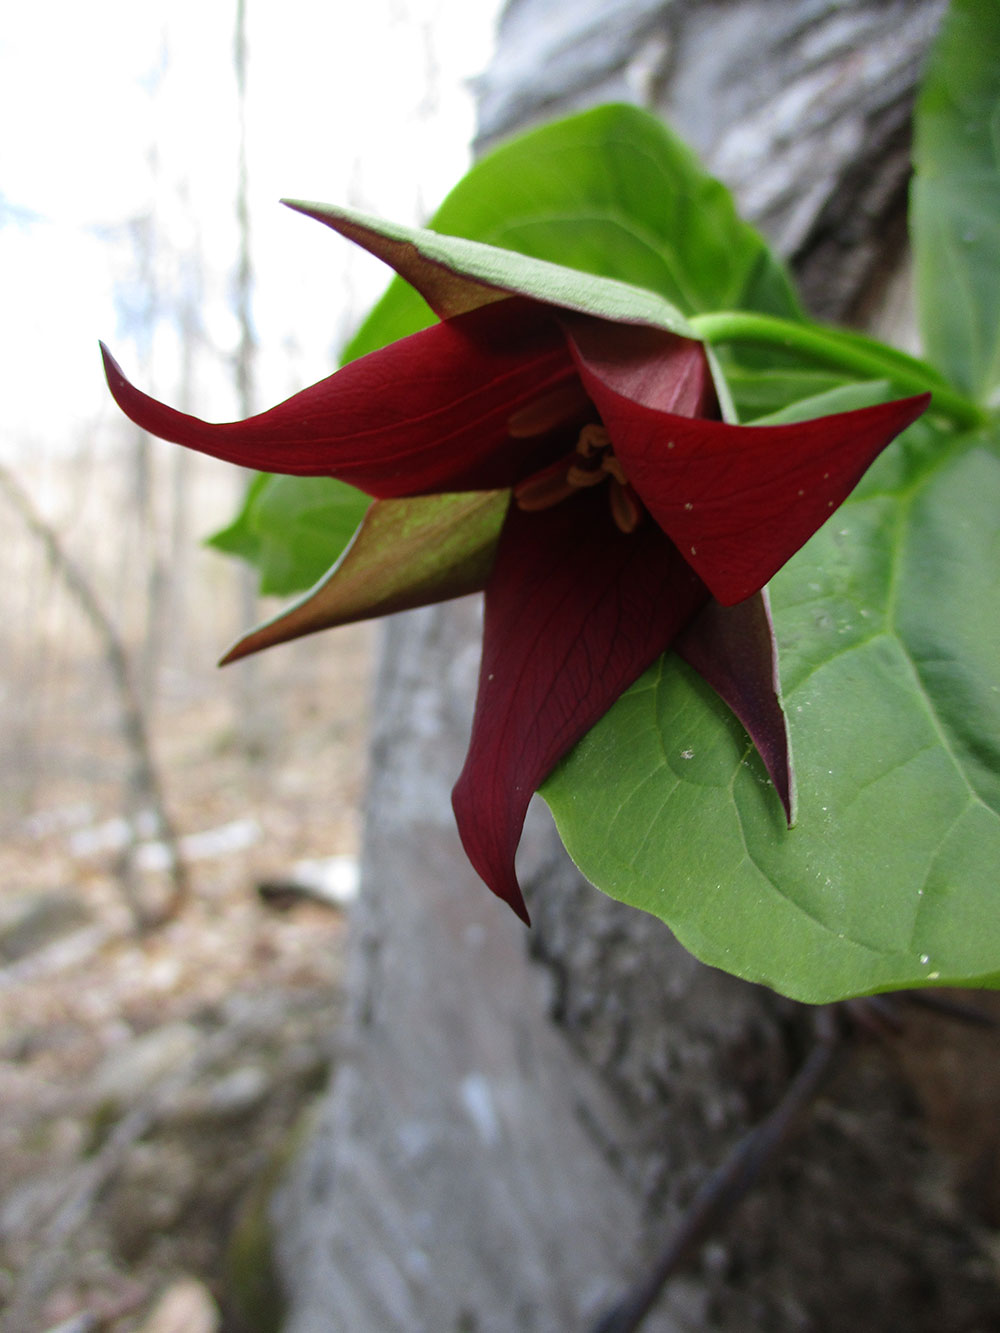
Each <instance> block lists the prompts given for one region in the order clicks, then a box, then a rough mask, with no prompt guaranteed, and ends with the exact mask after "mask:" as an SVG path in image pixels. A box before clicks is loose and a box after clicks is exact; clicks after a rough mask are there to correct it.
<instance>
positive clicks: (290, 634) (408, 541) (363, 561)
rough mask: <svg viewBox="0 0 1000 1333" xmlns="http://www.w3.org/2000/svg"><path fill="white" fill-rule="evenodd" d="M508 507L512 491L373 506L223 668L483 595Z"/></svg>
mask: <svg viewBox="0 0 1000 1333" xmlns="http://www.w3.org/2000/svg"><path fill="white" fill-rule="evenodd" d="M509 501H510V493H509V491H466V492H463V493H462V494H459V495H421V496H417V497H415V498H413V499H407V500H380V501H377V502H376V503H375V504H373V505H372V506H371V508H370V509H369V510H368V512H367V514H365V516H364V519H363V520H362V523H361V526H360V527H359V528H358V531H357V532H356V533H355V535H354V539H353V541H351V543H350V545H349V546H348V547H347V549H346V551H345V552H344V554H343V555H342V556H341V558H340V560H339V561H338V562H337V564H336V565H335V566H334V567H333V569H331V570H330V572H329V574H328V575H327V576H326V577H325V578H324V579H322V580H321V581H320V582H319V583H318V584H317V585H316V587H315V588H313V589H311V590H310V591H309V592H308V593H306V595H305V596H304V597H302V598H300V599H299V600H298V601H296V602H294V603H293V604H292V606H290V607H288V608H287V609H286V610H284V611H282V612H281V613H280V614H279V615H277V616H275V617H274V618H273V619H271V620H269V621H267V622H266V623H265V624H263V625H261V626H259V627H258V628H257V629H255V630H252V631H251V632H250V633H249V634H247V635H246V636H245V637H244V638H242V639H240V641H239V642H238V643H237V644H236V645H235V646H234V647H233V648H231V649H230V650H229V652H228V653H227V654H226V656H225V657H224V658H223V661H224V662H233V661H236V660H237V659H238V658H240V657H246V656H247V655H248V654H250V653H256V652H260V650H261V649H262V648H271V647H273V646H274V645H275V644H277V643H287V642H288V641H289V640H290V639H298V638H301V637H302V636H303V635H305V634H315V633H316V632H317V631H318V630H323V629H330V628H332V627H333V626H334V625H346V624H349V623H350V622H352V621H355V620H370V619H373V618H374V617H376V616H386V615H392V614H394V613H395V612H396V611H406V610H408V609H409V608H410V607H414V606H426V605H427V604H428V603H429V602H442V601H447V600H448V599H449V598H451V597H463V596H465V594H467V593H470V592H478V591H480V590H481V589H482V587H483V585H484V583H485V582H486V579H487V577H488V576H489V572H490V570H491V569H492V567H493V560H494V554H495V551H496V544H497V540H498V539H499V536H500V529H501V527H502V526H503V520H504V516H505V514H506V513H507V506H508V503H509Z"/></svg>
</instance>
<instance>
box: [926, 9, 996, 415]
mask: <svg viewBox="0 0 1000 1333" xmlns="http://www.w3.org/2000/svg"><path fill="white" fill-rule="evenodd" d="M914 131H915V135H914V154H913V155H914V166H915V168H916V176H915V179H914V184H913V191H912V196H911V208H910V224H911V235H912V240H913V251H914V257H915V261H916V288H917V302H918V309H919V314H920V326H921V331H922V335H923V340H924V347H925V350H926V352H927V355H928V356H929V357H930V359H931V360H932V361H933V362H934V363H935V364H936V365H937V366H939V367H940V369H941V370H943V371H944V373H945V374H946V375H947V377H948V379H949V380H950V381H951V382H952V383H953V384H954V385H955V386H956V387H957V388H959V389H961V390H963V392H966V393H969V394H971V395H972V396H973V397H975V398H976V399H977V400H978V401H980V402H984V403H989V402H993V403H996V401H997V393H998V390H1000V4H997V2H996V0H952V5H951V7H950V9H949V11H948V13H947V14H946V16H945V19H944V22H943V24H942V27H941V32H940V34H939V36H938V39H937V42H936V44H935V46H934V49H933V51H932V53H931V57H930V62H929V65H928V68H927V73H926V76H925V80H924V85H923V89H922V91H921V94H920V98H919V101H918V104H917V111H916V119H915V125H914Z"/></svg>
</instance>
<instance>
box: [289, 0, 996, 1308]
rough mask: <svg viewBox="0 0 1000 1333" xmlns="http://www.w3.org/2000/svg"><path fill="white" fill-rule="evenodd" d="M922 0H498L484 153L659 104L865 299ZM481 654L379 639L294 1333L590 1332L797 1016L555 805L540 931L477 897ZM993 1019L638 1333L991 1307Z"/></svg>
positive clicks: (536, 855) (819, 1130) (406, 637)
mask: <svg viewBox="0 0 1000 1333" xmlns="http://www.w3.org/2000/svg"><path fill="white" fill-rule="evenodd" d="M941 8H942V6H941V4H940V3H939V0H905V2H904V0H883V2H881V3H880V2H879V0H841V2H840V3H829V2H827V0H795V3H788V4H784V3H776V2H774V0H700V2H699V3H695V0H687V2H686V3H685V2H683V0H674V2H673V3H670V0H589V2H588V3H577V4H576V5H574V6H572V7H570V6H566V5H565V4H560V3H554V2H551V0H511V3H509V5H508V7H507V10H506V13H505V16H504V19H503V23H502V27H501V32H500V40H499V47H498V52H497V56H496V59H495V61H494V64H493V66H492V68H491V70H490V71H489V73H488V74H487V76H486V77H485V79H484V80H483V82H482V85H481V90H480V94H481V118H480V124H481V132H482V142H483V144H487V143H490V142H492V141H494V140H496V139H498V138H500V137H503V136H505V135H507V134H509V133H510V132H512V131H513V130H515V129H521V128H524V127H526V126H527V125H530V124H531V123H533V122H536V121H540V120H542V119H545V118H548V117H549V116H551V115H553V114H556V113H563V112H566V111H568V110H571V109H574V108H578V107H582V106H584V105H587V104H591V103H594V102H597V101H603V100H608V99H611V98H617V99H628V100H631V101H638V102H642V103H644V104H646V105H650V106H654V107H656V108H657V109H659V110H661V111H663V112H664V113H665V114H666V115H667V116H668V118H669V119H670V120H671V122H672V123H673V124H674V126H675V127H676V128H677V129H679V130H680V132H681V133H682V134H684V135H685V136H686V137H687V138H688V139H689V140H690V141H691V142H692V143H693V144H694V145H695V146H696V147H697V149H698V150H699V151H700V153H701V154H702V157H703V158H704V159H705V161H706V162H707V164H708V165H709V167H710V168H711V169H712V170H714V171H715V172H716V173H717V174H719V175H720V176H721V177H722V178H723V179H725V180H726V182H727V183H728V184H729V185H730V186H731V187H732V188H733V189H734V190H735V192H736V194H737V196H738V198H739V200H740V203H741V205H742V207H743V208H744V210H745V211H746V213H747V214H748V215H750V216H751V217H753V218H754V219H755V220H756V221H757V222H758V223H759V224H760V225H761V226H763V227H764V228H765V229H766V230H767V231H768V233H769V234H770V236H771V238H772V239H773V241H774V242H775V244H776V245H777V246H778V247H779V248H780V249H781V251H782V252H783V253H784V254H785V255H786V256H787V257H789V258H790V260H791V261H792V262H793V264H794V266H795V268H796V269H797V271H798V274H799V276H800V279H801V282H802V284H803V289H804V291H805V293H806V297H807V300H809V301H810V302H811V304H812V306H813V308H814V310H816V311H817V313H819V314H822V315H824V316H830V317H839V318H848V319H855V320H861V319H863V320H867V321H869V322H870V321H871V320H873V319H876V318H887V317H888V316H887V314H886V312H887V310H888V311H889V313H890V314H891V313H892V306H893V302H892V300H891V299H890V298H892V297H893V295H894V293H895V292H896V290H897V283H896V278H897V275H898V273H899V271H900V268H901V265H902V264H903V261H904V257H903V251H904V233H903V230H902V225H903V221H902V220H903V210H904V206H905V188H906V182H907V176H908V146H909V144H908V124H909V118H910V113H911V109H912V97H913V89H914V84H915V80H916V77H917V74H918V71H919V67H920V63H921V60H922V57H923V53H924V51H925V49H926V46H927V43H928V41H929V38H930V36H931V34H932V32H933V30H934V27H935V24H936V22H937V19H938V17H939V15H940V12H941ZM897 322H898V320H897ZM477 640H478V608H477V606H476V605H475V604H474V603H472V604H470V603H468V602H466V603H459V604H454V605H452V606H448V607H439V608H434V609H430V610H427V611H422V612H416V613H412V614H410V615H407V616H402V617H398V618H397V619H395V620H394V621H392V622H391V623H390V624H389V625H388V626H387V627H386V631H385V636H384V646H383V653H382V667H381V673H380V676H379V680H378V682H377V686H376V707H375V715H376V726H375V736H374V740H373V746H372V779H371V788H370V793H369V797H368V805H367V839H366V847H365V853H364V874H363V892H362V897H361V902H360V905H359V907H358V909H357V912H356V916H355V920H354V923H353V927H354V929H353V946H352V958H351V974H350V978H349V985H350V991H351V997H352V1010H351V1018H350V1020H349V1028H348V1034H347V1041H346V1044H347V1052H346V1054H345V1056H344V1058H343V1059H342V1061H341V1063H340V1065H339V1068H338V1070H337V1072H336V1075H335V1078H334V1080H333V1084H332V1087H331V1089H330V1092H329V1095H328V1097H327V1100H326V1102H325V1105H324V1109H323V1114H322V1117H321V1120H320V1123H319V1125H318V1126H317V1129H316V1131H315V1133H314V1134H313V1136H312V1138H311V1141H310V1143H309V1144H308V1146H307V1148H306V1150H305V1151H304V1152H303V1154H302V1155H301V1157H300V1158H299V1160H298V1162H297V1164H296V1167H295V1169H294V1171H293V1172H292V1174H291V1176H290V1177H289V1179H288V1181H287V1182H286V1185H285V1187H284V1188H283V1190H282V1191H281V1193H280V1194H279V1196H278V1198H277V1200H276V1204H275V1211H274V1219H275V1223H276V1234H277V1235H278V1237H279V1261H280V1265H281V1268H282V1271H283V1274H284V1280H285V1285H286V1288H287V1292H288V1298H289V1314H288V1320H287V1324H286V1329H287V1331H288V1333H319V1331H320V1330H324V1331H325V1333H326V1331H329V1330H340V1329H343V1330H348V1329H349V1330H352V1333H393V1331H395V1330H400V1331H402V1330H406V1333H418V1331H423V1330H426V1331H427V1333H445V1331H446V1330H449V1331H450V1330H455V1331H456V1333H458V1331H459V1330H467V1331H468V1333H472V1331H473V1330H475V1333H507V1331H509V1330H526V1331H530V1330H545V1331H549V1330H551V1331H552V1333H557V1331H558V1333H561V1331H566V1333H571V1331H575V1330H580V1331H581V1333H583V1331H584V1330H587V1329H588V1328H590V1327H591V1326H592V1325H593V1322H594V1320H595V1318H596V1317H597V1316H598V1315H599V1313H600V1312H601V1311H602V1310H603V1309H605V1308H606V1307H607V1306H608V1305H609V1304H610V1303H612V1302H613V1301H614V1300H615V1298H616V1297H617V1296H618V1295H619V1294H620V1293H621V1291H622V1289H623V1288H625V1287H627V1286H628V1284H629V1283H631V1282H633V1281H634V1280H635V1279H636V1278H637V1277H638V1276H639V1275H641V1274H642V1273H643V1272H644V1270H645V1267H646V1265H647V1264H648V1262H649V1260H650V1258H651V1257H652V1255H654V1254H655V1253H656V1252H657V1250H658V1248H659V1247H660V1246H661V1245H662V1244H663V1242H664V1239H665V1238H666V1237H667V1236H668V1235H669V1233H670V1231H671V1229H672V1227H673V1226H674V1225H675V1223H676V1221H677V1219H678V1217H679V1216H680V1215H681V1214H682V1212H683V1210H684V1208H685V1206H686V1205H687V1203H688V1202H689V1201H690V1199H691V1197H692V1195H693V1193H694V1191H695V1190H696V1188H697V1186H698V1183H699V1182H700V1180H701V1179H702V1178H703V1176H704V1174H705V1172H706V1170H708V1169H709V1168H710V1167H712V1166H713V1165H714V1164H715V1163H717V1162H718V1161H719V1160H720V1159H721V1158H722V1157H723V1156H724V1155H725V1153H726V1151H727V1149H728V1148H729V1147H730V1146H731V1145H732V1144H733V1143H734V1142H735V1141H736V1140H737V1139H738V1137H739V1136H740V1135H741V1134H742V1133H743V1132H745V1130H746V1129H747V1127H748V1126H749V1125H751V1124H753V1123H754V1122H755V1121H756V1120H758V1119H759V1118H760V1117H761V1116H762V1115H763V1114H765V1113H766V1111H767V1110H768V1109H770V1107H772V1106H773V1105H774V1104H775V1102H776V1101H777V1100H778V1099H779V1098H780V1096H781V1093H782V1091H783V1089H784V1088H785V1086H786V1085H787V1081H788V1079H789V1077H790V1075H791V1073H792V1072H793V1070H794V1069H795V1067H796V1066H797V1064H798V1062H799V1061H800V1060H801V1057H802V1051H803V1044H804V1042H805V1041H806V1030H807V1026H808V1025H807V1023H806V1022H805V1021H804V1018H803V1011H802V1010H801V1009H799V1008H798V1007H797V1006H793V1005H790V1004H788V1003H787V1002H785V1001H783V1000H781V999H780V998H778V997H776V996H774V995H772V994H770V993H769V992H766V991H764V990H762V989H760V988H755V987H751V986H748V985H745V984H743V983H740V982H738V981H736V980H734V979H732V978H730V977H727V976H725V975H723V974H721V973H718V972H715V971H713V970H711V969H708V968H705V967H702V966H701V965H700V964H698V963H696V962H695V961H694V960H693V959H692V958H691V957H690V956H689V955H687V954H686V953H685V952H684V951H683V950H682V949H681V948H680V946H679V945H678V944H677V943H676V942H675V941H674V940H673V938H672V936H671V935H670V934H669V932H668V931H667V930H666V929H665V928H664V927H663V926H662V925H660V924H659V923H658V922H656V921H654V920H652V919H651V918H648V917H645V916H643V915H641V914H639V913H636V912H632V911H630V910H629V909H627V908H624V907H622V906H620V905H619V904H617V903H614V902H612V901H611V900H609V899H607V898H605V897H604V896H603V895H601V894H600V893H598V892H597V891H596V890H595V889H593V888H592V887H591V886H589V885H587V884H586V883H585V882H584V881H583V880H582V879H581V878H580V876H579V875H578V873H577V872H576V871H575V870H574V868H573V867H572V865H571V864H570V863H569V862H568V860H567V858H566V857H565V855H564V854H563V853H562V851H561V849H560V848H559V845H558V842H557V840H556V838H555V836H554V833H553V832H552V830H551V827H550V825H549V823H548V820H547V817H546V816H545V814H544V812H543V811H542V810H533V812H532V815H531V818H530V819H529V826H528V829H527V831H526V835H525V840H524V844H523V847H522V859H521V870H522V877H523V882H524V883H525V884H526V888H527V893H528V895H529V905H530V907H531V911H532V916H533V919H534V922H535V926H534V929H533V931H532V932H531V933H530V934H528V933H526V932H525V931H524V930H523V928H522V927H521V926H519V925H518V923H517V922H516V921H515V920H514V918H513V917H512V916H510V915H509V914H508V913H507V912H506V909H505V908H503V907H502V905H501V904H499V903H498V902H496V901H495V900H493V899H492V898H491V897H490V895H489V894H488V893H487V891H486V890H485V889H484V888H483V887H482V885H481V884H479V882H478V880H477V879H476V877H475V875H474V874H473V873H472V871H471V870H470V869H469V868H468V866H467V864H466V862H465V860H464V857H463V855H462V853H461V849H460V847H459V844H458V840H457V836H456V835H455V833H454V829H453V826H452V822H451V812H450V802H449V789H450V786H451V783H452V781H453V780H454V778H455V776H456V775H457V773H458V771H459V769H460V767H461V759H462V754H463V750H464V745H465V742H466V738H467V734H468V725H469V717H470V713H471V706H472V699H473V692H474V686H475V676H476V664H477V652H478V643H477ZM989 1040H990V1039H989V1038H983V1037H980V1036H978V1035H975V1034H973V1035H969V1034H967V1033H965V1032H961V1033H959V1034H958V1036H957V1037H955V1036H954V1035H953V1031H952V1029H950V1028H948V1026H947V1025H946V1024H944V1023H943V1022H942V1021H941V1020H939V1019H935V1018H932V1017H924V1018H921V1019H920V1020H919V1021H915V1022H913V1023H912V1024H911V1026H910V1028H909V1030H908V1032H907V1033H906V1034H904V1035H903V1036H902V1037H900V1038H898V1039H896V1041H895V1043H894V1045H893V1047H892V1051H891V1054H888V1055H887V1054H886V1051H885V1049H884V1048H883V1047H879V1046H872V1047H871V1048H870V1049H866V1050H862V1051H861V1052H860V1053H857V1054H855V1055H854V1057H853V1058H852V1060H851V1062H850V1064H849V1065H848V1066H847V1067H846V1069H845V1070H844V1071H843V1072H842V1073H841V1075H840V1077H839V1079H838V1080H837V1082H836V1083H835V1084H834V1086H833V1087H832V1089H831V1091H830V1092H829V1093H828V1095H827V1096H826V1097H824V1099H823V1100H822V1101H821V1102H820V1104H819V1106H818V1107H817V1110H816V1113H815V1115H814V1117H813V1119H812V1122H811V1125H810V1127H809V1129H808V1130H807V1132H806V1133H805V1134H804V1136H803V1137H802V1138H801V1140H800V1141H799V1142H798V1144H797V1145H796V1146H795V1147H794V1148H793V1150H791V1151H790V1152H789V1153H788V1154H787V1156H786V1157H785V1158H784V1159H783V1162H782V1164H781V1166H780V1168H779V1169H778V1170H777V1171H775V1172H774V1173H772V1175H771V1176H770V1178H769V1179H768V1180H767V1181H765V1183H764V1184H763V1185H762V1187H761V1188H760V1189H758V1190H757V1191H756V1192H755V1193H754V1194H753V1196H752V1197H751V1198H750V1199H749V1200H748V1201H747V1202H745V1203H744V1204H743V1205H742V1207H741V1209H740V1211H739V1212H738V1214H737V1215H736V1216H735V1217H734V1218H733V1220H732V1222H731V1224H730V1225H729V1226H728V1227H726V1228H725V1229H724V1231H723V1232H721V1233H720V1235H719V1237H718V1238H717V1239H716V1240H715V1241H713V1242H712V1243H711V1244H710V1245H709V1246H707V1247H706V1248H705V1250H704V1251H703V1253H702V1255H701V1257H700V1258H699V1259H698V1261H697V1262H696V1263H695V1264H694V1265H692V1266H691V1267H690V1268H689V1269H688V1270H687V1271H686V1272H685V1274H684V1275H683V1276H681V1277H679V1278H678V1279H676V1280H675V1281H674V1282H673V1283H672V1284H671V1285H670V1287H669V1288H668V1290H667V1292H666V1294H665V1296H664V1298H663V1300H662V1301H661V1302H660V1304H659V1306H658V1307H657V1310H656V1311H655V1312H654V1314H653V1315H651V1316H650V1317H649V1319H648V1320H647V1322H646V1324H645V1325H644V1328H647V1329H649V1330H660V1331H661V1333H667V1331H668V1330H688V1329H691V1330H693V1329H711V1330H720V1331H722V1330H726V1331H727V1333H728V1331H729V1330H732V1333H736V1331H737V1330H739V1333H755V1331H757V1330H760V1331H761V1333H763V1331H764V1330H767V1333H784V1330H789V1331H791V1330H827V1329H829V1330H841V1329H844V1330H847V1329H851V1330H857V1329H863V1330H882V1329H887V1328H896V1327H907V1328H909V1329H911V1330H927V1331H928V1333H930V1330H934V1331H935V1333H941V1330H969V1331H970V1333H971V1330H974V1329H982V1330H986V1329H989V1328H993V1327H997V1326H1000V1285H998V1280H997V1266H996V1263H995V1261H993V1260H991V1259H990V1257H989V1256H990V1254H991V1253H993V1254H995V1249H993V1250H992V1251H991V1249H990V1246H989V1244H987V1243H986V1238H987V1236H988V1229H989V1228H990V1227H996V1226H997V1225H998V1224H1000V1171H998V1170H997V1166H996V1164H997V1160H998V1158H997V1151H996V1142H995V1128H994V1126H995V1124H996V1122H997V1114H996V1113H997V1108H998V1103H1000V1089H998V1086H997V1079H996V1077H995V1076H992V1075H986V1074H984V1073H983V1072H982V1069H981V1068H980V1070H979V1072H978V1073H976V1074H975V1075H972V1076H970V1077H966V1075H965V1073H964V1072H963V1071H965V1070H966V1069H968V1068H974V1067H975V1066H974V1061H976V1060H977V1059H978V1060H980V1061H981V1060H982V1059H983V1052H984V1051H991V1053H992V1054H993V1055H994V1056H995V1054H996V1049H997V1048H996V1043H995V1042H994V1043H993V1045H992V1047H989V1046H987V1045H984V1043H985V1042H988V1041H989ZM996 1063H997V1062H996V1061H995V1060H994V1061H993V1062H992V1064H993V1065H996ZM963 1079H964V1080H965V1082H964V1083H963ZM966 1085H967V1086H968V1088H969V1089H972V1091H971V1092H969V1095H967V1096H964V1095H963V1088H964V1087H966Z"/></svg>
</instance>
